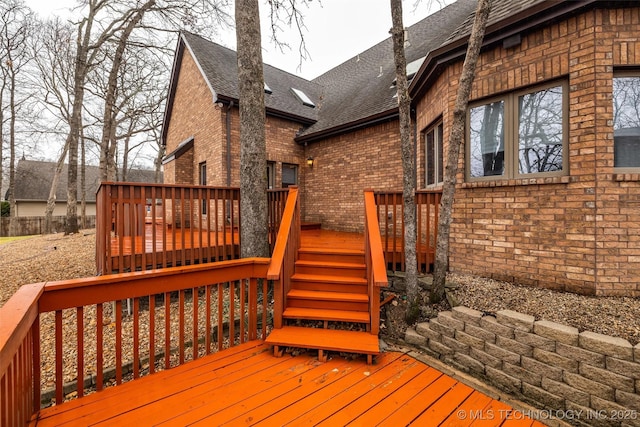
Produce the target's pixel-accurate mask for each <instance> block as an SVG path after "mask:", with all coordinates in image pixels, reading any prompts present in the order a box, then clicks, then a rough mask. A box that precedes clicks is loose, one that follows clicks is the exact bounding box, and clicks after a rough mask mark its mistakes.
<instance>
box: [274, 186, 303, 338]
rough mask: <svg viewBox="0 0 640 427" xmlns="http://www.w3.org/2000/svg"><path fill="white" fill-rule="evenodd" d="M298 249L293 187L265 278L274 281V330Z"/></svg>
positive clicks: (297, 212) (297, 215)
mask: <svg viewBox="0 0 640 427" xmlns="http://www.w3.org/2000/svg"><path fill="white" fill-rule="evenodd" d="M299 248H300V205H299V198H298V187H295V186H293V187H289V196H288V197H287V202H286V205H285V208H284V212H283V214H282V221H281V222H280V229H279V230H278V237H277V238H276V243H275V246H274V249H273V254H272V256H271V263H270V264H269V269H268V270H267V278H268V279H269V280H273V281H274V291H273V294H274V295H273V298H274V309H273V324H274V327H275V328H281V327H282V313H283V311H284V307H285V302H286V295H287V292H288V289H289V281H290V278H291V274H292V273H293V269H294V265H295V262H296V259H297V257H298V249H299Z"/></svg>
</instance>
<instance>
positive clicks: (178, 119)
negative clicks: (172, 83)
mask: <svg viewBox="0 0 640 427" xmlns="http://www.w3.org/2000/svg"><path fill="white" fill-rule="evenodd" d="M224 126H225V123H224V122H223V110H222V109H221V108H219V107H218V106H216V105H215V104H214V102H213V94H212V93H211V90H210V89H209V87H208V86H207V84H206V82H205V80H204V79H203V78H202V74H201V73H200V70H199V69H198V66H197V65H196V63H195V61H194V60H193V58H192V57H191V54H190V53H189V51H188V50H187V49H185V51H184V55H183V57H182V63H181V66H180V74H179V77H178V81H177V84H176V92H175V98H174V102H173V110H172V112H171V120H170V122H169V127H168V130H167V135H166V144H167V153H171V152H172V151H173V150H174V149H175V148H176V147H177V146H178V144H180V143H181V142H182V141H184V140H185V139H187V138H189V137H192V136H193V137H194V149H193V151H194V152H193V153H192V154H191V156H190V158H185V159H180V158H179V159H178V160H179V161H178V162H176V163H175V164H172V163H173V162H170V163H168V164H167V165H165V172H168V173H165V182H167V183H173V182H175V183H179V184H199V177H198V164H200V163H201V162H203V161H206V162H207V178H208V181H209V182H208V184H209V185H224V184H225V183H226V175H225V173H224V169H223V167H224V163H223V162H222V158H223V156H221V155H220V154H219V153H220V152H221V150H222V143H223V141H225V139H224V138H225V127H224ZM216 153H218V154H216ZM183 157H184V156H183ZM172 179H173V180H172Z"/></svg>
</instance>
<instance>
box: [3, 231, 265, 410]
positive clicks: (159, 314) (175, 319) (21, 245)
mask: <svg viewBox="0 0 640 427" xmlns="http://www.w3.org/2000/svg"><path fill="white" fill-rule="evenodd" d="M95 274H96V268H95V230H83V231H81V232H80V233H78V234H74V235H70V236H64V235H63V234H53V235H47V236H36V237H32V238H28V239H24V240H16V241H12V242H9V243H4V244H0V307H2V306H3V305H4V304H5V303H6V301H8V300H9V298H10V297H11V295H13V294H14V293H15V292H16V290H17V289H18V288H19V287H20V286H21V285H23V284H28V283H38V282H44V281H53V280H66V279H73V278H79V277H91V276H95ZM223 292H224V297H223V300H224V301H228V289H226V290H224V291H223ZM211 298H212V300H213V301H214V303H213V304H212V309H211V316H212V323H215V322H216V319H217V302H215V301H217V290H215V289H213V290H212V293H211ZM140 304H141V311H140V322H139V325H140V326H139V327H140V357H141V358H142V359H144V358H145V357H148V354H149V351H148V348H149V336H150V331H149V320H148V319H149V311H148V309H147V308H146V307H148V305H147V304H148V302H147V299H141V301H140ZM123 306H125V308H126V303H125V304H123ZM113 308H114V306H113V304H111V303H108V304H105V305H104V312H103V317H102V319H97V318H96V307H95V306H89V307H85V309H84V312H83V322H84V331H85V334H84V344H85V345H84V362H85V363H84V373H85V378H88V377H89V376H91V375H95V374H96V357H95V342H96V325H97V324H99V323H101V324H102V326H103V333H104V336H103V346H104V354H103V357H104V365H103V366H104V367H105V368H107V367H111V366H115V360H116V354H115V348H116V336H115V335H116V334H115V329H116V328H115V326H116V325H115V323H114V318H115V317H114V315H113ZM238 310H239V308H236V313H239V311H238ZM228 311H229V307H228V303H227V304H224V313H225V316H226V315H227V314H228ZM192 313H193V298H192V294H191V292H187V294H186V298H185V304H184V317H185V319H193V315H192ZM198 313H199V314H198V331H199V332H198V336H199V337H203V336H205V335H206V333H205V326H206V323H205V322H206V321H205V319H206V313H205V296H204V294H203V293H201V294H200V295H199V303H198ZM179 314H180V307H179V304H178V301H177V297H176V298H175V299H174V298H173V297H172V298H171V305H170V323H171V347H172V348H173V349H175V348H177V346H178V343H179V332H178V331H179V330H180V324H179V318H180V315H179ZM76 316H77V313H76V310H73V309H71V310H64V311H63V313H62V323H63V328H62V335H63V342H64V348H63V353H64V358H63V382H64V383H68V382H70V381H74V380H75V379H76V375H77V374H76V372H77V343H76V325H77V320H76ZM165 316H166V312H165V308H164V302H163V297H162V296H158V298H156V310H155V322H156V331H155V349H156V350H155V351H156V353H157V354H158V353H160V352H162V351H163V349H164V346H165V341H164V339H165V337H164V324H165ZM238 317H239V314H236V318H238ZM259 333H260V332H259ZM184 336H185V339H186V340H187V341H188V340H190V339H191V338H190V337H192V336H193V322H190V321H189V320H187V321H186V322H185V325H184ZM132 337H133V318H132V316H128V315H127V313H126V311H125V313H124V316H123V319H122V346H121V349H122V360H123V362H124V363H127V362H130V361H131V360H133V352H134V350H133V345H132V342H133V338H132ZM40 340H41V348H42V352H41V353H42V354H41V362H42V369H41V378H42V381H41V383H42V387H43V389H45V390H47V389H51V388H52V387H54V385H55V346H54V343H55V320H54V315H53V313H45V314H44V315H43V316H42V318H41V328H40ZM215 346H216V343H213V347H214V348H215ZM223 346H224V347H227V346H228V339H227V338H225V339H224V342H223ZM198 354H199V355H200V356H202V355H204V354H205V345H204V343H200V344H199V346H198ZM178 357H179V356H178V355H177V354H172V356H171V365H172V366H175V365H176V364H178ZM192 358H193V349H192V348H188V349H186V350H185V360H191V359H192ZM162 363H163V361H162V360H158V361H157V363H156V367H157V369H162V366H163V365H162ZM161 365H162V366H161ZM142 369H143V372H144V371H145V370H146V369H148V365H145V366H143V367H142ZM74 396H75V393H74V392H71V393H69V395H67V397H68V398H72V397H74Z"/></svg>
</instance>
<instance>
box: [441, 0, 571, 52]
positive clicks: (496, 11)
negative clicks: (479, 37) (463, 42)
mask: <svg viewBox="0 0 640 427" xmlns="http://www.w3.org/2000/svg"><path fill="white" fill-rule="evenodd" d="M544 1H546V0H494V1H493V2H492V4H491V13H490V15H489V20H488V21H487V27H489V26H491V25H493V24H495V23H497V22H500V21H502V20H503V19H506V18H507V17H509V16H513V15H515V14H517V13H519V12H522V11H523V10H526V9H528V8H530V7H531V6H533V5H535V4H537V3H542V2H544ZM560 1H562V0H558V2H560ZM473 19H474V14H473V13H472V14H470V15H469V16H468V17H467V19H465V20H464V21H463V22H462V23H461V24H460V25H458V26H457V28H456V29H455V30H454V31H453V32H452V33H451V34H450V35H449V37H447V39H446V40H445V42H444V43H443V44H448V43H450V42H452V41H454V40H457V39H459V38H462V37H467V36H468V35H469V34H471V27H472V26H473Z"/></svg>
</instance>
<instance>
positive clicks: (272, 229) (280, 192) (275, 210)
mask: <svg viewBox="0 0 640 427" xmlns="http://www.w3.org/2000/svg"><path fill="white" fill-rule="evenodd" d="M288 196H289V189H288V188H276V189H273V190H267V199H268V202H269V249H271V253H273V249H274V248H275V246H276V238H277V237H278V229H279V228H280V223H281V222H282V215H283V214H284V208H285V205H286V203H287V197H288Z"/></svg>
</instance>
